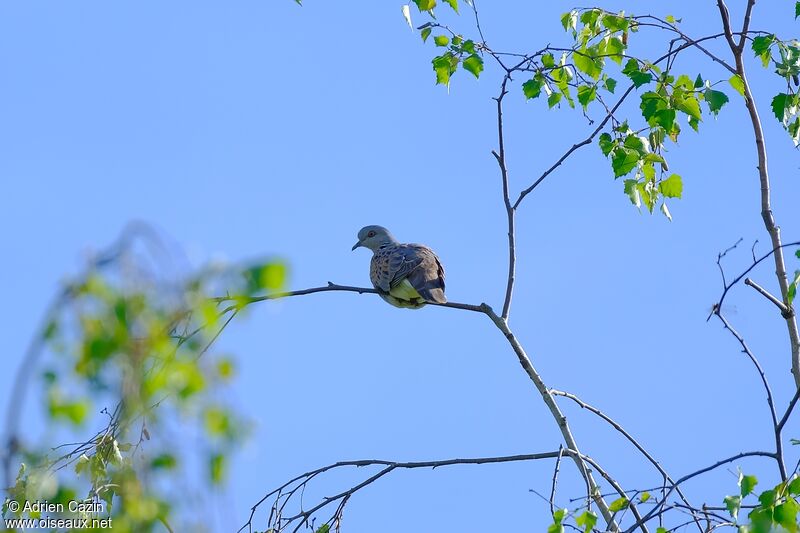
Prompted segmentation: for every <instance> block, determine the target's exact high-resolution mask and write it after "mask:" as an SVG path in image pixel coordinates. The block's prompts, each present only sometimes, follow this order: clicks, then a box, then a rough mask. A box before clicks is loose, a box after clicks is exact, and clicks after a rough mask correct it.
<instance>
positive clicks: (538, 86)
mask: <svg viewBox="0 0 800 533" xmlns="http://www.w3.org/2000/svg"><path fill="white" fill-rule="evenodd" d="M543 86H544V78H543V77H542V75H541V74H536V76H534V77H533V78H532V79H530V80H528V81H526V82H525V83H523V84H522V92H523V93H524V94H525V98H526V99H528V100H530V99H531V98H538V97H539V95H541V94H542V87H543Z"/></svg>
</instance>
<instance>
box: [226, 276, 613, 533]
mask: <svg viewBox="0 0 800 533" xmlns="http://www.w3.org/2000/svg"><path fill="white" fill-rule="evenodd" d="M336 291H340V292H356V293H359V294H379V293H378V291H377V290H375V289H368V288H365V287H352V286H347V285H336V284H334V283H331V282H328V285H327V286H323V287H313V288H310V289H302V290H297V291H288V292H280V293H275V294H270V295H265V296H255V297H244V298H241V297H236V296H223V297H218V298H214V299H213V301H215V302H217V303H224V302H235V304H233V305H232V306H231V307H237V306H238V307H243V306H245V305H249V304H252V303H256V302H261V301H266V300H276V299H280V298H288V297H292V296H303V295H307V294H314V293H318V292H336ZM428 305H435V306H438V307H450V308H454V309H461V310H466V311H473V312H478V313H483V314H484V315H486V316H488V317H489V319H490V320H491V321H492V322H493V323H494V325H495V326H497V329H499V330H500V332H501V333H502V334H503V336H504V337H505V338H506V340H507V341H508V343H509V344H510V345H511V349H512V350H514V353H515V354H516V355H517V358H518V359H519V363H520V365H521V366H522V368H523V370H524V371H525V373H526V374H527V375H528V377H529V378H530V380H531V381H532V382H533V384H534V386H535V387H536V389H537V390H538V391H539V393H540V394H541V395H542V399H543V400H544V403H545V405H546V406H547V408H548V410H549V411H550V414H551V415H552V416H553V418H554V419H555V421H556V424H558V428H559V430H560V431H561V435H562V437H563V438H564V443H565V444H566V445H567V447H568V448H569V449H572V450H575V451H576V452H578V455H573V456H572V458H573V460H574V462H575V465H576V466H577V467H578V471H579V472H580V473H581V476H582V477H583V479H584V481H586V485H587V488H588V492H589V495H590V498H591V500H593V501H594V502H595V503H596V504H597V506H598V508H599V509H600V513H601V514H602V515H603V518H604V519H605V520H606V523H607V524H608V526H609V529H611V530H617V529H618V526H617V525H616V523H615V522H614V519H613V514H612V513H611V511H610V510H609V507H608V504H607V503H606V502H605V500H604V499H603V496H602V495H601V493H600V489H599V487H598V485H597V482H596V481H595V479H594V476H592V470H591V468H589V466H588V465H587V464H586V463H585V462H584V461H583V460H582V459H581V457H580V455H579V453H580V452H579V448H578V443H577V442H576V441H575V438H574V437H573V435H572V431H571V430H570V427H569V424H568V423H567V418H566V417H565V416H564V414H563V413H562V412H561V409H559V407H558V404H556V401H555V399H554V397H553V395H552V394H551V393H550V390H549V389H548V388H547V385H545V383H544V380H542V378H541V376H540V375H539V373H538V372H537V371H536V369H535V368H534V367H533V363H532V362H531V360H530V358H529V357H528V354H527V353H526V352H525V349H524V348H523V347H522V344H520V342H519V341H518V340H517V338H516V337H515V336H514V334H513V333H512V332H511V330H510V329H509V327H508V323H507V322H506V321H505V320H504V319H503V318H502V317H500V316H498V315H497V313H495V312H494V310H493V309H492V308H491V306H489V305H487V304H485V303H482V304H480V305H474V304H463V303H456V302H447V303H444V304H428Z"/></svg>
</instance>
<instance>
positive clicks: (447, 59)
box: [431, 52, 458, 85]
mask: <svg viewBox="0 0 800 533" xmlns="http://www.w3.org/2000/svg"><path fill="white" fill-rule="evenodd" d="M431 63H433V70H434V71H435V72H436V83H437V84H442V85H450V76H451V75H452V74H453V73H454V72H455V71H456V67H457V66H458V58H457V57H455V56H454V55H453V54H452V53H451V52H447V53H445V54H443V55H440V56H437V57H434V58H433V60H432V61H431Z"/></svg>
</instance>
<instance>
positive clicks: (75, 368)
mask: <svg viewBox="0 0 800 533" xmlns="http://www.w3.org/2000/svg"><path fill="white" fill-rule="evenodd" d="M147 263H148V262H147V261H144V260H143V259H142V257H141V256H137V254H136V252H135V251H134V250H133V249H132V247H131V248H126V249H124V250H122V251H120V252H119V253H118V254H115V256H114V257H113V258H112V259H111V260H104V261H96V262H94V263H93V264H91V265H90V266H89V267H88V268H87V270H86V272H85V274H84V275H82V276H81V277H80V279H77V280H74V281H70V282H68V283H67V284H66V288H65V290H64V293H63V294H64V295H65V297H64V298H62V299H61V300H60V302H61V303H60V305H59V306H57V308H56V309H55V311H54V312H53V313H52V314H51V315H50V316H49V317H48V318H47V322H46V326H45V327H44V328H43V333H42V340H43V341H44V348H46V351H45V352H44V353H42V354H41V356H40V357H39V360H38V361H36V362H33V361H27V362H26V363H25V364H33V363H37V365H36V372H37V373H38V375H39V376H40V378H41V381H40V385H41V387H42V388H43V394H42V396H41V397H42V398H43V400H44V406H43V407H44V417H45V426H46V428H47V431H45V435H44V436H43V437H42V440H41V442H28V441H27V440H26V441H25V442H22V440H21V439H20V438H19V437H17V443H16V445H17V447H18V448H19V449H18V453H19V454H20V456H21V457H22V458H23V462H22V463H21V464H19V463H17V466H18V470H16V472H17V475H16V480H15V481H14V485H13V487H12V488H11V489H10V491H9V493H8V499H7V500H6V504H5V505H4V506H3V516H4V517H6V518H8V517H23V518H38V514H39V513H36V512H33V513H31V512H24V510H23V509H19V510H17V511H16V512H13V511H14V510H13V509H10V508H9V506H8V502H10V501H12V500H13V501H17V502H25V501H28V502H32V501H36V500H46V501H48V502H51V503H57V502H62V503H64V504H66V503H67V502H68V501H69V500H75V499H79V500H86V501H87V502H102V509H103V511H104V514H103V516H108V517H111V518H112V519H113V527H114V530H115V531H123V532H124V531H137V532H139V531H151V530H158V531H163V530H164V526H165V524H169V527H171V528H172V529H173V530H174V531H185V530H189V529H190V530H198V528H199V527H200V526H199V525H198V524H199V523H202V521H203V520H202V517H201V516H198V515H200V514H201V513H199V512H198V510H197V508H192V509H186V508H185V506H186V505H188V502H187V492H188V490H189V489H188V488H187V487H198V492H199V494H200V496H202V495H203V492H204V491H203V489H202V487H203V486H205V487H206V489H207V488H208V486H213V485H221V484H223V483H224V482H225V480H226V472H227V466H228V464H229V462H230V456H231V453H233V452H234V450H235V449H236V447H237V446H238V445H239V444H240V443H241V442H242V440H243V439H244V438H245V437H246V435H247V433H248V426H249V423H248V421H247V420H245V419H243V418H242V417H241V416H240V415H239V413H238V412H237V409H236V408H235V406H234V405H233V404H232V403H231V402H230V401H228V400H227V399H226V396H227V395H229V392H228V391H227V386H228V384H229V383H230V381H231V380H232V379H233V378H234V377H235V376H236V363H235V361H234V360H233V359H232V358H230V357H227V356H224V355H221V354H216V353H212V352H210V351H209V349H210V348H211V346H212V344H213V342H214V340H215V339H216V338H217V336H218V335H219V333H220V332H221V331H222V329H223V328H224V327H225V326H226V325H227V324H228V323H229V322H230V320H231V319H232V318H233V317H234V316H235V315H236V314H237V313H238V312H239V311H240V310H241V309H242V308H243V307H244V306H246V305H247V304H248V302H249V301H250V299H251V298H253V297H255V296H259V295H264V294H269V293H273V292H275V291H278V290H280V289H282V288H283V287H284V285H285V281H286V276H287V269H286V265H285V264H283V263H282V262H281V261H278V260H266V261H260V262H256V263H253V264H248V265H246V266H242V267H226V268H222V267H214V266H211V267H208V268H206V269H201V270H200V272H199V273H197V274H192V275H190V276H183V278H186V279H179V280H175V279H172V280H165V279H161V278H159V276H158V275H157V274H156V273H154V272H153V271H152V270H151V267H150V265H148V264H147ZM220 292H221V293H223V294H226V296H225V297H222V298H213V296H216V295H217V294H218V293H220ZM207 352H208V353H207ZM30 385H33V383H31V384H30ZM87 433H88V435H91V437H89V436H88V435H87ZM26 438H27V435H26ZM55 438H59V439H63V440H62V442H72V443H75V444H67V445H61V446H56V444H58V442H54V440H53V439H55ZM198 465H199V466H198ZM205 492H207V491H205ZM181 507H184V509H185V512H181ZM65 509H66V505H65ZM48 516H50V517H55V516H54V515H53V514H52V513H48ZM59 516H62V515H59ZM63 516H65V517H75V513H67V514H65V515H63ZM195 522H197V523H195ZM76 530H77V529H76Z"/></svg>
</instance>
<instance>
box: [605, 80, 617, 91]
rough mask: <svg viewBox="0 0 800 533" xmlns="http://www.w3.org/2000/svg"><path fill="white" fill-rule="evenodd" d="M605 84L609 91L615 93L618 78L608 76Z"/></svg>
mask: <svg viewBox="0 0 800 533" xmlns="http://www.w3.org/2000/svg"><path fill="white" fill-rule="evenodd" d="M603 85H604V86H605V88H606V89H607V90H608V92H610V93H613V92H614V89H616V87H617V80H615V79H614V78H606V80H605V81H604V82H603Z"/></svg>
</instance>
